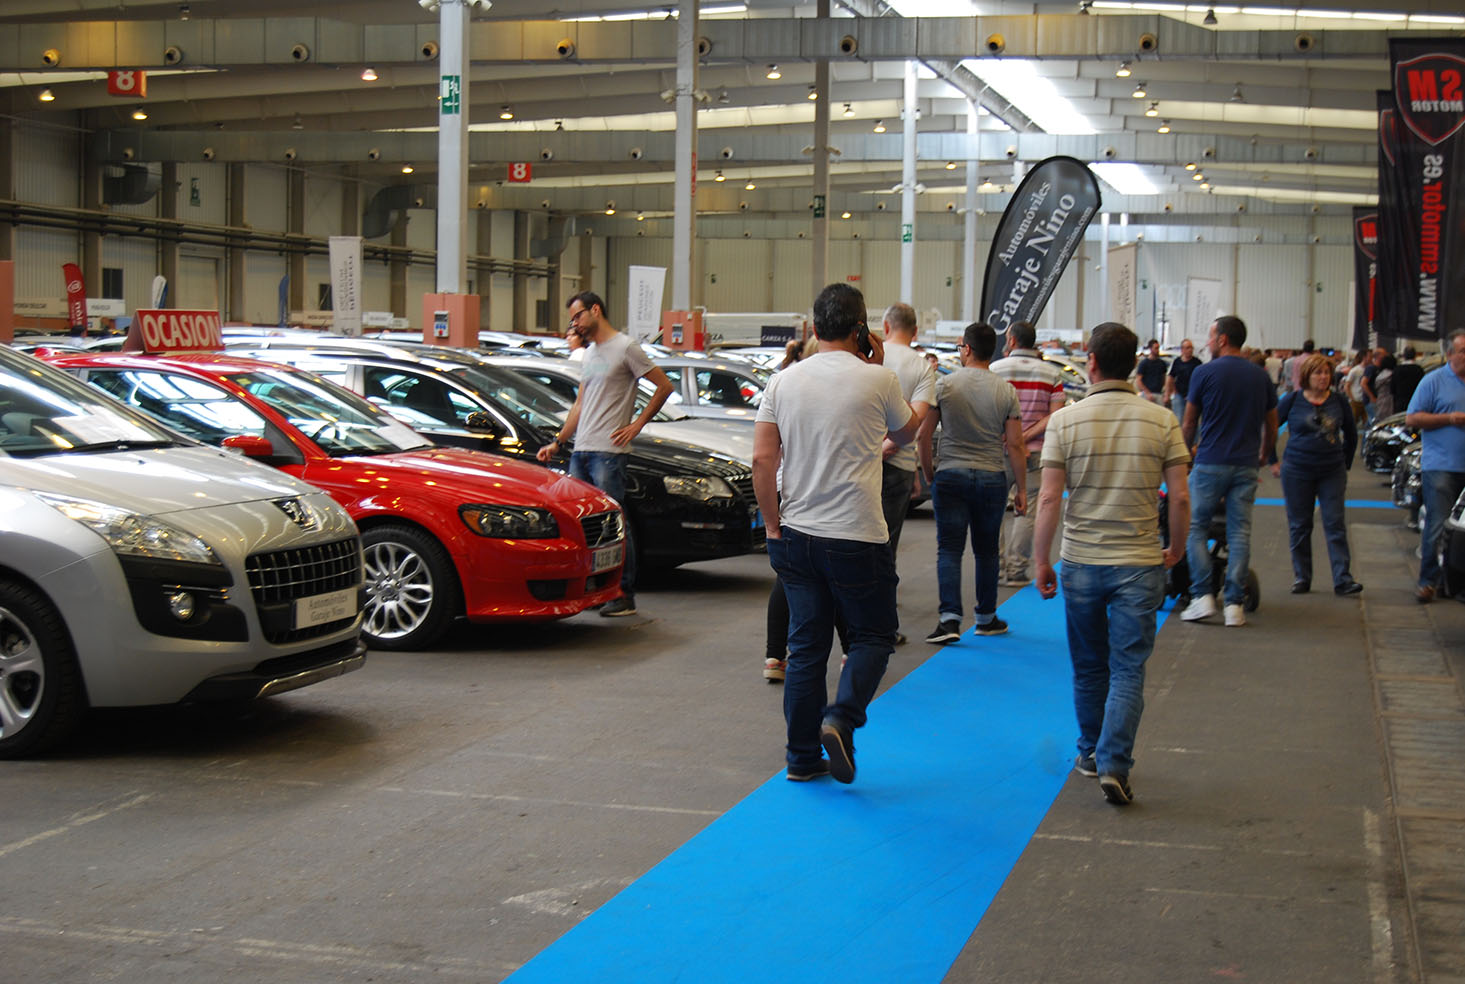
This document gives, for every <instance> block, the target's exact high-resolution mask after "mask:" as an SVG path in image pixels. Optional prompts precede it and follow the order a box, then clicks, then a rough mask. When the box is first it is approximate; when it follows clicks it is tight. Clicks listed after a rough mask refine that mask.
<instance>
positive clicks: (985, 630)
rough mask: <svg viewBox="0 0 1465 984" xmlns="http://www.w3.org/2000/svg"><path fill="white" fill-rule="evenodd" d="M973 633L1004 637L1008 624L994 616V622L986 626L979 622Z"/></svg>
mask: <svg viewBox="0 0 1465 984" xmlns="http://www.w3.org/2000/svg"><path fill="white" fill-rule="evenodd" d="M972 631H973V632H975V633H976V634H977V635H1002V634H1004V633H1005V632H1006V631H1007V623H1006V622H1004V621H1002V619H1000V618H998V617H997V616H996V615H993V616H992V621H990V622H987V623H985V624H983V623H981V622H978V623H977V624H976V626H975V627H974V628H973V629H972Z"/></svg>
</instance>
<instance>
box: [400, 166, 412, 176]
mask: <svg viewBox="0 0 1465 984" xmlns="http://www.w3.org/2000/svg"><path fill="white" fill-rule="evenodd" d="M402 173H403V174H411V173H412V165H411V164H403V165H402Z"/></svg>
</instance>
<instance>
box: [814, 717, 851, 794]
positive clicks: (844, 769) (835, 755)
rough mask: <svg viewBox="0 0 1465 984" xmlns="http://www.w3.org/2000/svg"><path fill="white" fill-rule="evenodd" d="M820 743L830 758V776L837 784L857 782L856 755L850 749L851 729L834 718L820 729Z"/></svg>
mask: <svg viewBox="0 0 1465 984" xmlns="http://www.w3.org/2000/svg"><path fill="white" fill-rule="evenodd" d="M819 742H820V744H822V745H823V746H824V752H825V754H827V755H828V756H829V774H830V775H831V776H833V777H834V781H835V782H843V783H850V782H854V781H855V754H854V752H853V751H852V750H851V748H850V744H851V742H850V734H849V729H848V728H846V727H845V726H844V725H842V724H839V723H838V722H837V721H835V720H833V719H832V718H829V719H826V720H825V722H824V724H823V725H822V726H821V727H820V728H819Z"/></svg>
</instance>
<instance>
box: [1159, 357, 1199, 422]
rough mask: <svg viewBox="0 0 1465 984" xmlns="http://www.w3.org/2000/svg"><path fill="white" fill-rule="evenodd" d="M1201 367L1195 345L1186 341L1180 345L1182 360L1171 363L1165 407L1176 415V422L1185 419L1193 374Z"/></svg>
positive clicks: (1166, 383)
mask: <svg viewBox="0 0 1465 984" xmlns="http://www.w3.org/2000/svg"><path fill="white" fill-rule="evenodd" d="M1199 366H1200V360H1199V359H1197V358H1196V357H1195V343H1194V342H1192V341H1191V340H1190V339H1188V338H1187V339H1185V340H1184V341H1183V342H1181V343H1180V358H1178V359H1176V360H1175V361H1174V362H1172V363H1170V372H1169V373H1168V374H1167V375H1166V377H1165V405H1166V406H1168V407H1170V409H1171V410H1172V411H1174V413H1175V419H1176V420H1184V419H1185V401H1186V400H1187V399H1188V398H1189V396H1190V376H1191V373H1193V372H1195V370H1196V369H1197V368H1198V367H1199Z"/></svg>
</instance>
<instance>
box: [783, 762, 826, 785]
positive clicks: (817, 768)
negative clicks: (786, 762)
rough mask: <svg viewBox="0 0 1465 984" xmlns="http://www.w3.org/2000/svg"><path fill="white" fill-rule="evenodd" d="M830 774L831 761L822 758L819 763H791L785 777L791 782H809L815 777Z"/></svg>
mask: <svg viewBox="0 0 1465 984" xmlns="http://www.w3.org/2000/svg"><path fill="white" fill-rule="evenodd" d="M827 775H829V763H828V762H825V761H823V760H822V759H821V760H820V762H819V764H818V765H801V766H795V765H791V766H789V767H788V768H787V769H785V770H784V772H783V777H784V778H785V779H787V780H788V781H789V782H809V781H811V780H814V779H823V778H824V777H825V776H827Z"/></svg>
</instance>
